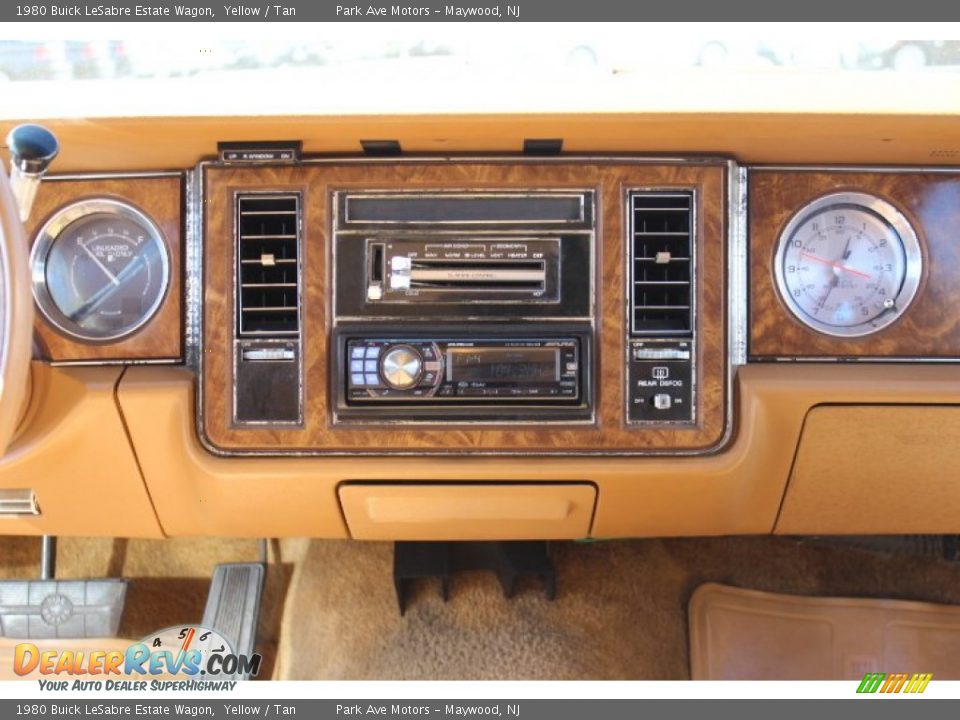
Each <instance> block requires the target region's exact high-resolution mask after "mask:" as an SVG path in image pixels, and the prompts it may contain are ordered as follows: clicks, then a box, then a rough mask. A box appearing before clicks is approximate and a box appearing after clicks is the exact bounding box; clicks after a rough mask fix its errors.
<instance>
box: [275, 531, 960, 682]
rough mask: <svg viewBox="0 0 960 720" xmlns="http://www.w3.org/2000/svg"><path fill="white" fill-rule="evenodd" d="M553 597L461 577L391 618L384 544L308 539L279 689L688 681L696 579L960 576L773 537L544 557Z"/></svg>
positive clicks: (903, 593) (813, 585)
mask: <svg viewBox="0 0 960 720" xmlns="http://www.w3.org/2000/svg"><path fill="white" fill-rule="evenodd" d="M553 554H554V560H555V563H556V565H557V570H558V597H557V600H556V601H555V602H553V603H549V602H547V601H546V600H544V599H543V596H542V592H541V590H540V588H539V586H538V585H537V584H536V583H531V584H530V585H529V586H527V587H526V588H522V589H521V592H520V593H519V595H518V597H516V598H515V599H514V600H512V601H506V600H504V599H503V597H502V596H501V593H500V588H499V585H498V584H497V582H496V580H495V579H494V577H493V576H492V575H488V574H476V575H469V576H458V577H456V578H455V580H454V584H453V588H452V592H451V598H450V601H449V602H448V603H447V604H444V603H443V601H442V600H441V598H440V597H439V589H438V585H434V584H424V583H421V584H420V586H419V587H418V589H417V590H418V591H417V592H416V593H415V594H414V596H413V597H412V599H411V602H410V603H409V608H408V610H407V614H406V615H405V616H404V617H400V615H399V613H398V612H397V607H396V600H395V597H394V590H393V583H392V564H391V563H392V552H391V546H390V545H388V544H381V543H369V544H363V543H342V542H322V541H314V542H311V543H310V544H309V547H308V548H307V550H306V553H305V555H304V556H303V559H302V562H300V563H298V565H297V569H296V571H295V574H294V578H293V582H292V585H291V588H290V591H289V594H288V601H287V611H286V613H285V616H284V625H283V632H282V642H281V648H280V668H279V670H280V673H279V675H280V677H282V678H283V679H528V678H529V679H541V678H542V679H567V678H570V679H572V678H577V679H682V678H689V676H690V671H689V658H688V638H687V603H688V601H689V598H690V595H691V593H692V592H693V591H694V589H696V587H697V586H699V585H700V584H701V583H703V582H707V581H712V582H722V583H726V584H730V585H736V586H739V587H746V588H755V589H760V590H770V591H777V592H789V593H797V594H809V595H835V596H836V595H851V596H863V597H890V598H909V599H923V600H931V601H936V602H947V603H960V567H958V566H956V565H952V564H949V563H946V562H942V561H938V560H934V559H928V558H917V557H907V556H889V555H879V554H873V553H865V552H863V551H859V550H854V549H849V548H843V547H832V546H823V545H804V544H799V543H797V542H795V541H793V540H780V539H774V538H718V539H690V540H636V541H616V542H606V543H593V544H572V543H562V544H555V545H554V546H553Z"/></svg>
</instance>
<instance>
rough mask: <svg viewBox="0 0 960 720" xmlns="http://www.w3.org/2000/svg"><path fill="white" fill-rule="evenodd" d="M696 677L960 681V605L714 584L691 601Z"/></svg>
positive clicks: (691, 628)
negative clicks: (900, 676) (884, 676)
mask: <svg viewBox="0 0 960 720" xmlns="http://www.w3.org/2000/svg"><path fill="white" fill-rule="evenodd" d="M690 666H691V674H692V676H693V678H694V679H695V680H860V679H861V678H862V677H863V676H864V675H865V674H866V673H868V672H909V673H913V672H923V673H933V675H934V676H935V677H936V678H938V679H941V680H956V679H958V678H960V607H956V606H950V605H937V604H934V603H921V602H908V601H903V600H873V599H861V598H819V597H802V596H797V595H781V594H777V593H767V592H758V591H756V590H743V589H740V588H733V587H727V586H724V585H716V584H713V583H708V584H705V585H702V586H701V587H699V588H698V589H697V591H696V592H695V593H694V594H693V598H692V599H691V600H690Z"/></svg>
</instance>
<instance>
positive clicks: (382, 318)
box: [331, 190, 595, 423]
mask: <svg viewBox="0 0 960 720" xmlns="http://www.w3.org/2000/svg"><path fill="white" fill-rule="evenodd" d="M335 205H336V208H337V211H338V214H337V218H336V220H335V226H334V248H335V249H334V267H335V278H334V279H335V291H334V296H335V317H334V321H335V328H334V336H335V342H334V343H332V347H333V352H334V353H335V356H334V357H333V358H332V359H331V360H332V362H331V367H333V368H334V369H335V371H336V372H335V373H334V375H333V384H334V387H333V388H332V390H333V394H334V397H335V398H336V403H335V407H334V414H335V417H334V421H335V422H338V423H339V422H350V423H358V422H359V423H376V422H399V421H411V422H428V423H435V422H441V423H442V422H447V421H453V422H524V421H528V420H529V421H534V420H536V421H538V422H543V421H551V422H576V423H583V422H590V421H591V420H592V419H593V397H592V390H591V388H592V357H593V353H594V300H593V293H594V286H593V275H594V240H595V234H594V230H595V228H594V197H593V192H592V191H589V190H583V191H570V190H563V191H524V192H516V191H484V192H471V193H466V192H410V193H398V192H390V193H375V192H369V193H356V192H349V193H336V199H335Z"/></svg>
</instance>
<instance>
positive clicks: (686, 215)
mask: <svg viewBox="0 0 960 720" xmlns="http://www.w3.org/2000/svg"><path fill="white" fill-rule="evenodd" d="M630 213H631V225H630V282H631V288H630V293H631V295H630V313H631V323H632V324H631V334H632V335H641V336H651V335H652V336H656V335H664V336H678V335H679V336H683V335H689V334H690V331H691V328H692V318H693V312H692V298H693V292H692V283H691V280H692V275H691V273H692V268H693V233H692V230H691V228H692V217H693V194H692V193H688V192H685V193H677V192H634V193H631V194H630Z"/></svg>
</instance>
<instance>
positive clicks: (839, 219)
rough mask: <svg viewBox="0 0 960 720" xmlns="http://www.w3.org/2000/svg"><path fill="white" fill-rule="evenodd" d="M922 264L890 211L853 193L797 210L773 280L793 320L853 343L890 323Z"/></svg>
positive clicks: (909, 234) (909, 233) (905, 226)
mask: <svg viewBox="0 0 960 720" xmlns="http://www.w3.org/2000/svg"><path fill="white" fill-rule="evenodd" d="M921 265H922V257H921V253H920V245H919V242H918V240H917V236H916V233H915V232H914V231H913V228H912V227H911V226H910V224H909V223H908V222H907V220H906V218H904V217H903V215H901V214H900V213H899V211H897V210H896V209H895V208H894V207H893V206H891V205H890V204H889V203H887V202H885V201H883V200H881V199H879V198H875V197H872V196H868V195H864V194H861V193H839V194H834V195H828V196H826V197H823V198H820V199H819V200H817V201H815V202H814V203H811V204H810V205H808V206H806V207H805V208H803V209H801V210H800V211H799V212H798V213H797V214H796V215H795V216H794V217H793V219H792V220H791V221H790V223H789V224H788V225H787V228H786V229H785V230H784V232H783V234H782V235H781V238H780V245H779V248H778V252H777V259H776V267H775V271H776V278H777V285H778V288H779V290H780V295H781V297H782V298H783V300H784V302H785V304H786V305H787V307H788V308H789V310H790V311H791V312H792V313H793V315H794V316H795V317H796V318H797V319H798V320H799V321H800V322H802V323H804V324H805V325H807V326H809V327H811V328H813V329H814V330H817V331H819V332H822V333H824V334H827V335H835V336H840V337H858V336H862V335H868V334H871V333H874V332H877V331H879V330H882V329H883V328H884V327H886V326H887V325H889V324H890V323H892V322H894V321H895V320H896V319H897V318H899V317H900V316H901V315H902V313H903V312H904V311H905V310H906V309H907V307H908V306H909V304H910V302H911V301H912V300H913V297H914V295H915V294H916V291H917V288H918V285H919V280H920V273H921Z"/></svg>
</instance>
